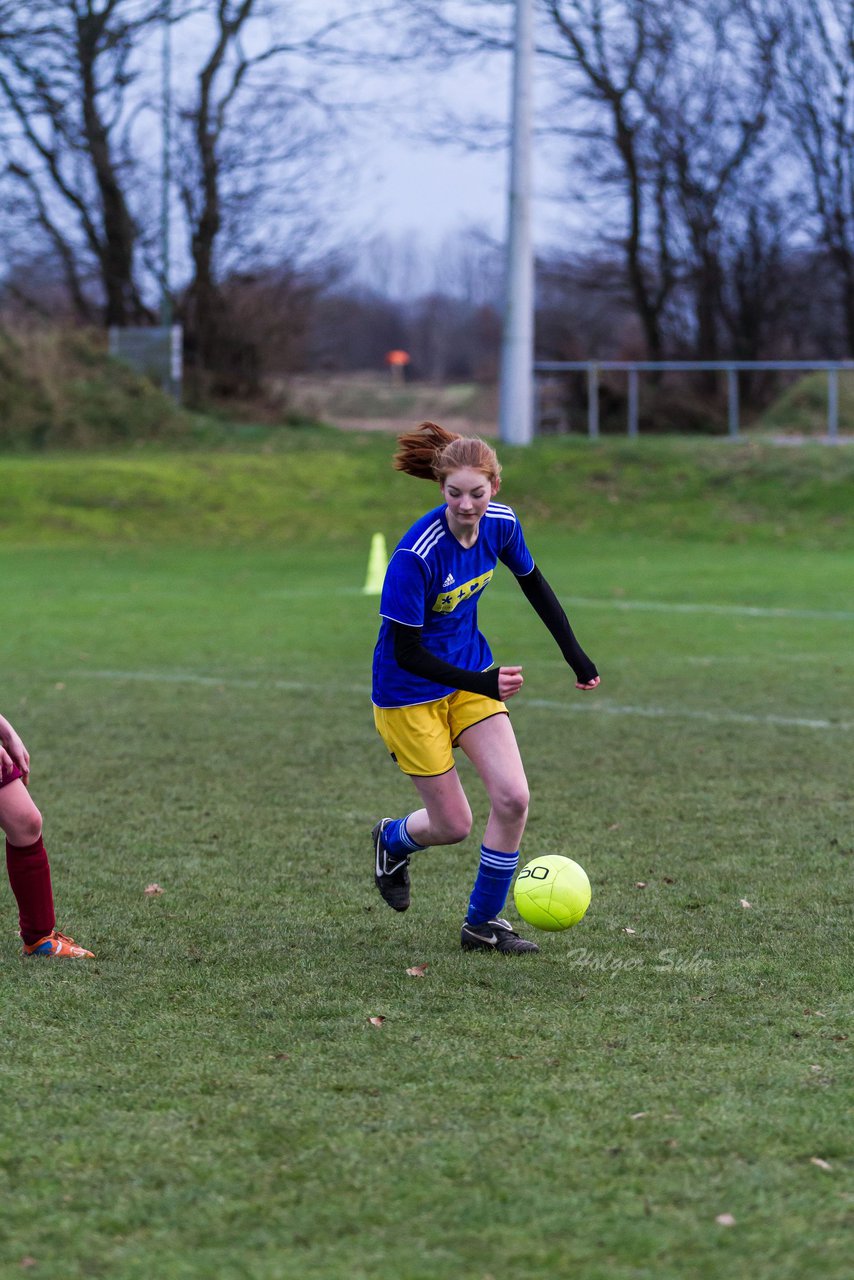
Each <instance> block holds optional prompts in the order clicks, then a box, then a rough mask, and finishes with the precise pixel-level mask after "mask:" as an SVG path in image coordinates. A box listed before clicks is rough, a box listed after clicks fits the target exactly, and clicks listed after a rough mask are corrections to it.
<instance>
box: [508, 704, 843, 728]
mask: <svg viewBox="0 0 854 1280" xmlns="http://www.w3.org/2000/svg"><path fill="white" fill-rule="evenodd" d="M525 705H526V706H529V707H538V708H541V709H542V710H544V711H565V712H567V711H568V712H571V713H572V714H575V713H576V712H579V711H583V712H595V713H598V714H599V715H606V716H642V717H644V718H645V719H647V720H703V721H705V722H706V723H707V724H759V725H782V726H785V727H787V728H794V729H837V730H839V731H841V732H842V733H849V732H850V731H851V730H852V729H854V721H848V720H818V719H815V720H814V719H807V718H806V717H804V716H778V715H773V714H771V715H758V714H757V715H754V714H752V713H751V712H748V711H700V710H691V709H690V708H688V707H679V708H671V707H624V706H618V705H616V704H615V703H610V702H604V701H602V702H599V703H598V705H596V706H594V705H592V704H590V705H588V704H586V703H585V704H584V705H583V706H570V705H569V704H567V703H563V702H552V701H550V700H549V699H548V698H528V699H527V700H526V704H525Z"/></svg>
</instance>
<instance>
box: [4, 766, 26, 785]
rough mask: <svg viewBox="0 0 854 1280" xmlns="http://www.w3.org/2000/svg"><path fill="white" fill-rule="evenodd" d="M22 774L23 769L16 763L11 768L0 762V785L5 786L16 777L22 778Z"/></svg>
mask: <svg viewBox="0 0 854 1280" xmlns="http://www.w3.org/2000/svg"><path fill="white" fill-rule="evenodd" d="M23 776H24V774H23V771H22V770H21V769H19V768H18V766H17V765H16V764H13V765H12V767H11V768H10V767H9V766H8V765H6V766H5V767H4V766H3V765H2V764H0V787H5V786H6V784H7V783H9V782H14V781H15V779H16V778H23Z"/></svg>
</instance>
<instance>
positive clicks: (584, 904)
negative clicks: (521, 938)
mask: <svg viewBox="0 0 854 1280" xmlns="http://www.w3.org/2000/svg"><path fill="white" fill-rule="evenodd" d="M513 900H514V902H515V903H516V910H517V911H518V912H519V915H520V916H521V917H522V919H523V920H527V921H528V924H532V925H534V927H535V928H537V929H548V930H549V931H550V932H556V931H557V930H558V929H571V928H572V926H573V925H574V924H578V922H579V920H581V919H582V917H583V916H584V913H585V911H586V910H587V908H588V907H589V906H590V881H589V880H588V879H587V872H586V871H585V870H584V868H583V867H580V866H579V865H578V863H577V862H573V861H572V858H564V857H563V856H562V855H561V854H559V853H546V854H544V855H543V857H542V858H534V860H533V862H529V863H527V864H526V865H525V866H524V867H523V868H522V870H521V871H520V872H519V874H518V876H517V877H516V883H515V884H514V886H513Z"/></svg>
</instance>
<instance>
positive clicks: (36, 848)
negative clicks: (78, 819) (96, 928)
mask: <svg viewBox="0 0 854 1280" xmlns="http://www.w3.org/2000/svg"><path fill="white" fill-rule="evenodd" d="M29 774H30V756H29V752H28V751H27V748H26V747H25V746H24V744H23V742H22V741H21V739H20V738H19V737H18V735H17V733H16V732H15V730H14V729H13V728H12V726H11V725H10V724H9V721H8V720H5V719H4V718H3V716H0V829H2V830H3V831H4V832H5V833H6V868H7V870H8V872H9V883H10V884H11V886H12V892H13V893H14V895H15V897H16V899H17V901H18V914H19V919H20V932H21V938H22V939H23V943H24V955H25V956H57V957H59V958H62V959H66V960H79V959H83V958H86V959H89V960H91V959H92V958H93V956H92V952H91V951H87V950H86V949H85V947H79V946H78V945H77V943H76V942H75V941H74V939H73V938H68V937H66V935H65V934H64V933H60V932H59V930H58V929H57V928H56V917H55V915H54V913H53V892H52V889H51V883H50V864H49V863H48V860H47V853H46V852H45V847H44V842H43V841H42V816H41V814H40V813H39V811H38V809H37V808H36V806H35V805H34V804H33V802H32V800H31V799H30V793H29V792H28V790H27V783H28V780H29Z"/></svg>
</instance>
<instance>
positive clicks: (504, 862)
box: [466, 844, 519, 924]
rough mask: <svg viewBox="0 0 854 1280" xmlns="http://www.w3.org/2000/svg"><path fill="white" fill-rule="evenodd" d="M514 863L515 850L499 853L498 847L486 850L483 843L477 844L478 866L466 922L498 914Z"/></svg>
mask: <svg viewBox="0 0 854 1280" xmlns="http://www.w3.org/2000/svg"><path fill="white" fill-rule="evenodd" d="M518 865H519V850H518V849H517V850H516V852H515V853H500V852H499V851H498V849H487V847H486V845H485V844H482V845H481V846H480V866H479V867H478V869H477V877H476V879H475V882H474V888H473V889H472V891H471V898H470V899H469V909H468V915H467V916H466V921H467V922H468V923H469V924H484V923H485V921H487V920H495V919H496V918H497V917H498V916H499V915H500V914H501V911H502V910H503V907H504V903H505V902H506V901H507V892H508V890H509V888H510V884H511V882H512V880H513V874H514V872H515V870H516V868H517V867H518Z"/></svg>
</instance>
